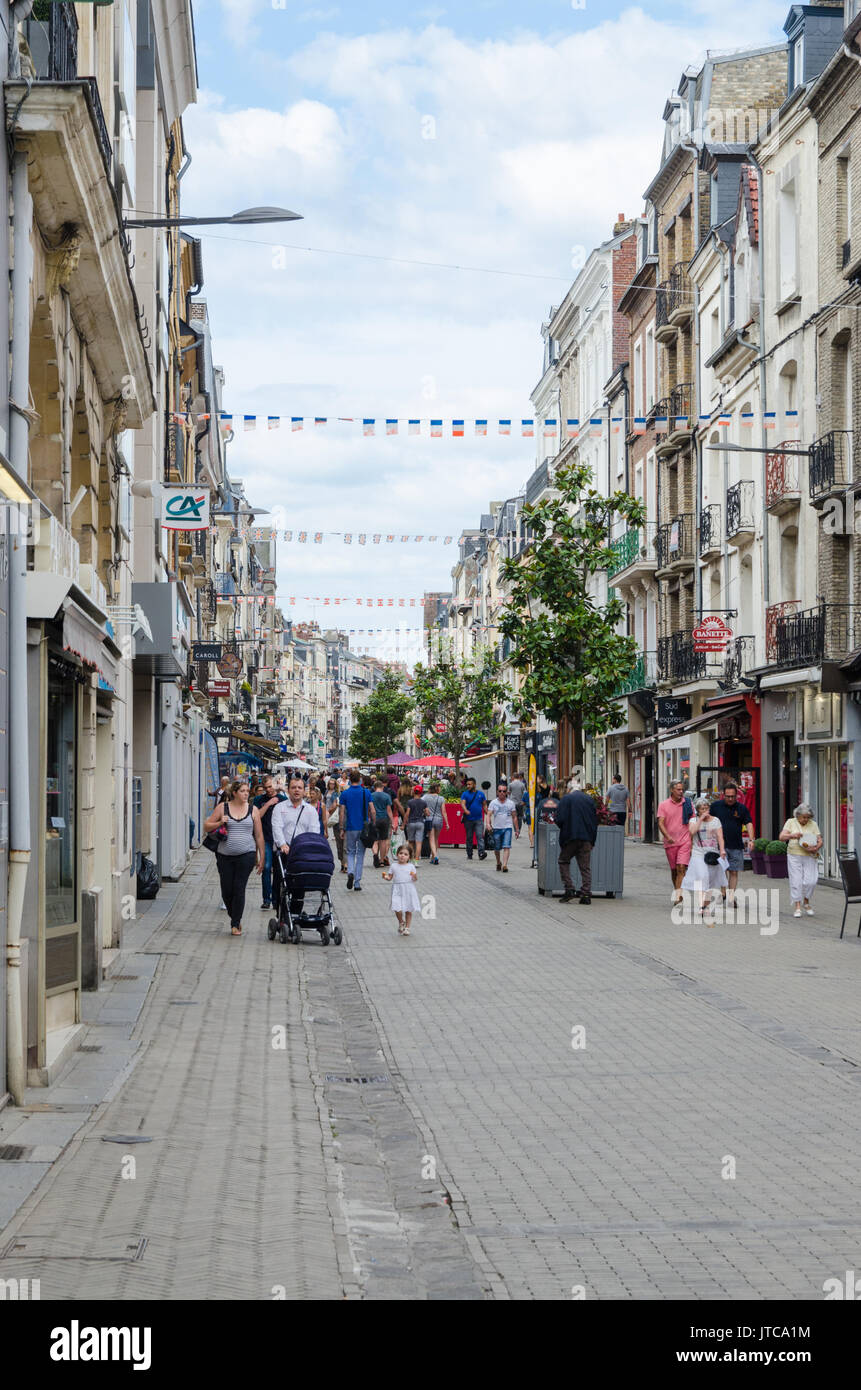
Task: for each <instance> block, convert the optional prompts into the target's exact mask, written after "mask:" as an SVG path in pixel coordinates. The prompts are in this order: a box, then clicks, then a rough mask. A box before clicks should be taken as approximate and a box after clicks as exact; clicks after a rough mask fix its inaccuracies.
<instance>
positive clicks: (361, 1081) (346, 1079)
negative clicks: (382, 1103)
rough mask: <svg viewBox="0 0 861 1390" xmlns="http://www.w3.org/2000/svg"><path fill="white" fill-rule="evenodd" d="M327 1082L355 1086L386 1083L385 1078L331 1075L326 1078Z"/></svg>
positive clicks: (386, 1079)
mask: <svg viewBox="0 0 861 1390" xmlns="http://www.w3.org/2000/svg"><path fill="white" fill-rule="evenodd" d="M326 1080H327V1081H335V1082H340V1083H341V1084H350V1083H352V1084H353V1085H355V1086H375V1085H376V1086H379V1085H382V1084H383V1083H384V1082H386V1081H388V1080H389V1078H388V1077H387V1076H333V1075H332V1074H331V1073H330V1074H328V1075H327V1077H326Z"/></svg>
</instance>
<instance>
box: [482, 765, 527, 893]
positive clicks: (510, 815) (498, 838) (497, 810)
mask: <svg viewBox="0 0 861 1390" xmlns="http://www.w3.org/2000/svg"><path fill="white" fill-rule="evenodd" d="M485 817H486V821H487V826H488V828H489V829H490V830H492V831H493V852H494V854H495V855H496V872H497V873H499V872H500V870H501V871H502V873H504V874H507V873H508V859H509V856H510V854H511V836H512V832H513V834H514V838H515V839H516V840H519V839H520V826H519V824H518V822H517V811H516V810H515V807H514V802H513V801H512V800H511V797H510V796H509V795H508V787H507V786H506V784H505V783H504V782H500V783H499V785H498V787H497V789H496V796H495V797H494V799H493V801H491V803H490V805H489V806H488V807H487V808H486V811H485Z"/></svg>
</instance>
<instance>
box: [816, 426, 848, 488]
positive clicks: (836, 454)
mask: <svg viewBox="0 0 861 1390" xmlns="http://www.w3.org/2000/svg"><path fill="white" fill-rule="evenodd" d="M850 440H851V435H850V434H849V431H848V430H829V432H828V434H824V435H823V436H822V438H821V439H817V440H816V441H815V442H814V443H813V444H811V446H810V499H811V501H816V500H817V499H818V498H820V497H826V496H827V495H828V493H829V492H834V491H837V490H840V489H841V488H845V487H848V486H849V484H850V482H851V481H852V456H851V452H850Z"/></svg>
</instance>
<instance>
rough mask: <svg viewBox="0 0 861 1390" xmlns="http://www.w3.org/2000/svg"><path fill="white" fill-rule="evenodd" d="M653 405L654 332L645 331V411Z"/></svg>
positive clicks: (650, 330)
mask: <svg viewBox="0 0 861 1390" xmlns="http://www.w3.org/2000/svg"><path fill="white" fill-rule="evenodd" d="M654 404H655V330H654V328H647V329H646V410H651V408H652V406H653V405H654Z"/></svg>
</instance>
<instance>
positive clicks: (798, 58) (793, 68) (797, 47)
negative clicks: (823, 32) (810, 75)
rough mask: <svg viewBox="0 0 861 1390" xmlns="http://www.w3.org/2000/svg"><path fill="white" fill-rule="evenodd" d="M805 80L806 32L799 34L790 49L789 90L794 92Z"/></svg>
mask: <svg viewBox="0 0 861 1390" xmlns="http://www.w3.org/2000/svg"><path fill="white" fill-rule="evenodd" d="M803 81H804V34H803V33H802V34H799V35H798V38H797V39H796V40H795V42H794V43H793V45H792V47H791V49H790V50H789V90H790V91H791V92H794V91H795V89H796V87H800V86H801V84H802V82H803Z"/></svg>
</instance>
